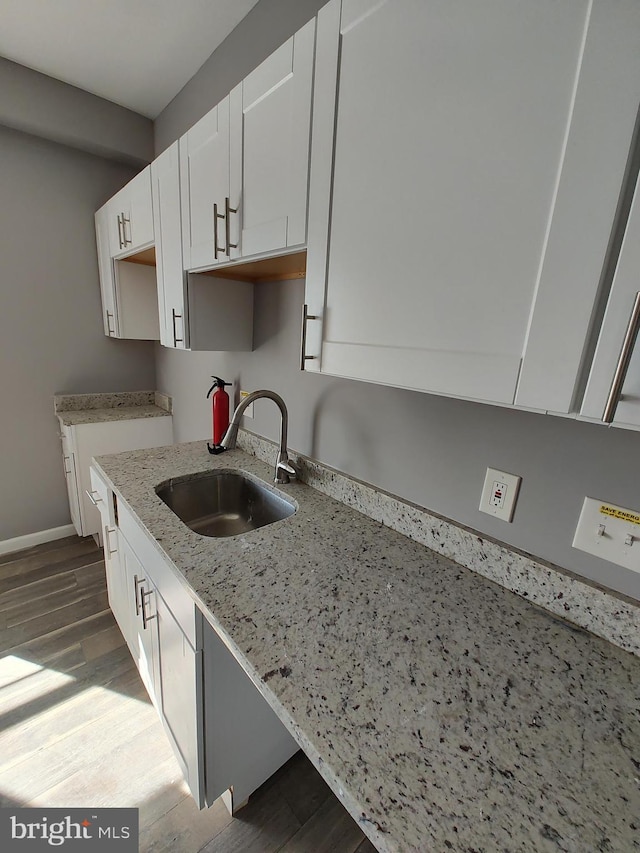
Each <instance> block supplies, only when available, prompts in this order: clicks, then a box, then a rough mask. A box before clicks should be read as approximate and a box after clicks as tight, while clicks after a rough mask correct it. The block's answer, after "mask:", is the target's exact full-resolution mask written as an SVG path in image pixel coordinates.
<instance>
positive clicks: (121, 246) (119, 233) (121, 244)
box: [117, 214, 124, 249]
mask: <svg viewBox="0 0 640 853" xmlns="http://www.w3.org/2000/svg"><path fill="white" fill-rule="evenodd" d="M117 219H118V245H119V247H120V248H121V249H124V245H123V243H122V220H121V219H120V214H118V217H117Z"/></svg>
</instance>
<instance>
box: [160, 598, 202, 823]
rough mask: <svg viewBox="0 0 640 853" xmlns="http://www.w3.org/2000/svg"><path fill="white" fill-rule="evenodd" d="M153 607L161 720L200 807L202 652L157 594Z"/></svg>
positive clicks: (192, 605)
mask: <svg viewBox="0 0 640 853" xmlns="http://www.w3.org/2000/svg"><path fill="white" fill-rule="evenodd" d="M184 595H185V597H186V596H187V594H186V593H184ZM156 606H157V610H156V612H157V630H158V642H159V648H160V657H159V679H160V681H159V684H160V691H161V696H160V697H159V698H160V702H161V706H162V720H163V723H164V726H165V730H166V732H167V735H168V737H169V740H170V741H171V743H172V746H173V749H174V752H175V754H176V757H177V759H178V761H179V763H180V765H181V768H182V772H183V775H184V778H185V780H186V782H187V784H188V785H189V789H190V790H191V794H192V796H193V798H194V800H195V801H196V803H198V806H199V807H200V808H202V807H203V806H204V779H203V772H204V751H203V744H202V731H203V723H202V719H203V713H202V712H203V709H202V651H196V650H195V649H194V648H193V647H192V646H191V644H190V643H189V640H188V639H187V637H186V635H185V633H184V632H183V631H182V629H181V627H180V625H179V624H178V622H177V621H176V618H175V617H174V615H173V613H172V612H171V610H170V609H169V607H168V606H167V604H166V602H165V601H164V599H163V597H162V596H161V595H158V596H157V597H156ZM194 606H195V605H194V604H193V602H191V607H192V608H193V607H194Z"/></svg>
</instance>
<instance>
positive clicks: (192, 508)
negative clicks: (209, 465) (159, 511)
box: [156, 471, 296, 536]
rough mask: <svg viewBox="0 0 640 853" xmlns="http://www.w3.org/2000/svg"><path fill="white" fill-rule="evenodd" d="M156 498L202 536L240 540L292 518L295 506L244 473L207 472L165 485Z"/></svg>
mask: <svg viewBox="0 0 640 853" xmlns="http://www.w3.org/2000/svg"><path fill="white" fill-rule="evenodd" d="M156 494H157V495H158V497H159V498H161V499H162V500H163V501H164V502H165V503H166V505H167V506H168V507H169V509H170V510H172V512H174V513H175V514H176V515H177V516H178V518H179V519H180V520H181V521H183V522H184V523H185V524H186V525H187V527H190V528H191V530H193V531H195V533H199V534H200V535H201V536H238V535H239V534H241V533H247V532H248V531H250V530H255V529H256V528H257V527H264V526H265V525H266V524H273V522H274V521H281V520H282V519H284V518H288V517H289V516H290V515H293V513H294V512H295V511H296V508H295V506H294V505H293V504H292V503H289V501H287V500H285V498H283V497H282V496H281V495H280V494H278V493H277V492H276V491H274V490H272V489H270V488H268V487H267V486H265V485H262V484H261V483H260V481H259V480H254V479H253V478H252V477H248V476H246V475H245V474H243V473H241V472H240V471H207V472H206V473H204V474H200V475H198V476H196V477H190V478H182V477H179V478H176V479H171V480H167V481H166V482H164V483H161V484H160V485H159V486H157V488H156Z"/></svg>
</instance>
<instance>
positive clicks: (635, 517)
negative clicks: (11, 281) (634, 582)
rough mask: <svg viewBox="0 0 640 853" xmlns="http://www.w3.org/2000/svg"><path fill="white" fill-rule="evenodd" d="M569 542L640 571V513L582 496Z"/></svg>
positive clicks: (610, 560)
mask: <svg viewBox="0 0 640 853" xmlns="http://www.w3.org/2000/svg"><path fill="white" fill-rule="evenodd" d="M572 545H573V547H574V548H578V549H580V551H586V552H587V553H588V554H595V556H596V557H601V558H602V559H603V560H608V561H609V562H610V563H615V564H616V565H618V566H624V568H625V569H631V571H633V572H640V512H637V511H636V510H633V509H625V508H624V507H621V506H617V505H616V504H610V503H606V501H599V500H595V499H594V498H585V499H584V503H583V505H582V512H581V513H580V519H579V521H578V526H577V527H576V535H575V536H574V538H573V543H572Z"/></svg>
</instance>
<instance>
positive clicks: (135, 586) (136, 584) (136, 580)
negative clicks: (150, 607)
mask: <svg viewBox="0 0 640 853" xmlns="http://www.w3.org/2000/svg"><path fill="white" fill-rule="evenodd" d="M141 583H144V578H143V579H142V580H140V578H139V577H138V575H134V576H133V593H134V596H135V599H136V616H139V615H140V600H139V598H138V591H139V589H140V584H141Z"/></svg>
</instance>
